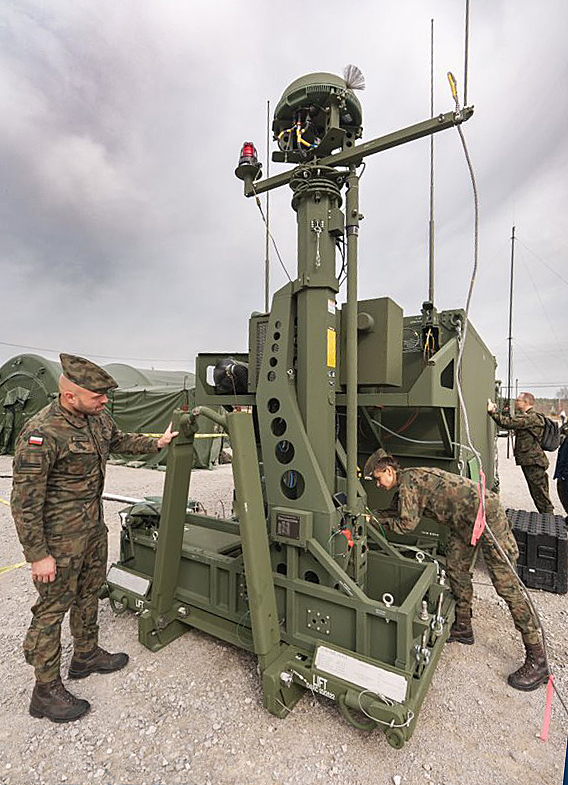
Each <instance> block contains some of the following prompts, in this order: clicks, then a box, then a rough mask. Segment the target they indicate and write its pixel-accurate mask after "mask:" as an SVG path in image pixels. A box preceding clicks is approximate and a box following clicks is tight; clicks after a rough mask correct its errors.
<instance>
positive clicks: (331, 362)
mask: <svg viewBox="0 0 568 785" xmlns="http://www.w3.org/2000/svg"><path fill="white" fill-rule="evenodd" d="M327 365H328V368H335V367H336V366H337V333H336V332H335V330H334V329H333V328H331V327H328V328H327Z"/></svg>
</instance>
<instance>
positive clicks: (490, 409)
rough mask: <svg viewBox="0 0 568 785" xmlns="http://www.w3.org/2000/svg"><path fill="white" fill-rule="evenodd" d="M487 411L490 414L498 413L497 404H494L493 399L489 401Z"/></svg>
mask: <svg viewBox="0 0 568 785" xmlns="http://www.w3.org/2000/svg"><path fill="white" fill-rule="evenodd" d="M487 411H488V412H496V411H497V404H496V403H493V401H492V400H491V398H488V399H487Z"/></svg>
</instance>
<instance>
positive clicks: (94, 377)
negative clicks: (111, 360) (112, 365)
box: [59, 354, 118, 394]
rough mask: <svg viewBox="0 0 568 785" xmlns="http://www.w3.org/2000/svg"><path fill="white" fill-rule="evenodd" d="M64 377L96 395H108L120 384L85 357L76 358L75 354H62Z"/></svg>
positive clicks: (60, 356)
mask: <svg viewBox="0 0 568 785" xmlns="http://www.w3.org/2000/svg"><path fill="white" fill-rule="evenodd" d="M59 359H60V360H61V368H62V369H63V375H64V376H65V377H66V378H67V379H69V381H71V382H74V383H75V384H77V385H78V386H79V387H83V389H85V390H90V391H91V392H94V393H99V394H100V393H106V392H108V390H113V389H114V388H115V387H118V383H117V382H116V381H115V380H114V379H113V378H112V376H111V375H110V373H107V372H106V371H105V370H104V368H100V367H99V366H98V365H95V363H92V362H91V361H90V360H86V359H85V358H84V357H75V355H74V354H60V355H59Z"/></svg>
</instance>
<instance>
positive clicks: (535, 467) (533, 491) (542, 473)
mask: <svg viewBox="0 0 568 785" xmlns="http://www.w3.org/2000/svg"><path fill="white" fill-rule="evenodd" d="M489 416H490V417H492V418H493V419H494V420H495V422H496V423H497V425H499V426H500V427H501V428H505V430H507V431H515V446H514V449H513V454H514V456H515V463H516V464H517V466H520V467H521V469H522V471H523V474H524V475H525V479H526V481H527V485H528V486H529V493H530V495H531V497H532V500H533V501H534V503H535V506H536V508H537V510H538V511H539V512H552V513H553V512H554V507H553V505H552V502H551V501H550V496H549V494H548V474H547V473H546V470H547V469H548V458H547V457H546V455H545V454H544V450H543V449H542V447H541V446H540V442H541V440H542V435H543V433H544V422H543V420H542V417H539V416H538V414H537V413H536V412H535V411H534V410H533V409H529V410H528V411H526V412H524V413H522V414H515V415H510V414H504V413H502V412H489Z"/></svg>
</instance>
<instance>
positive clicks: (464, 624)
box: [365, 450, 548, 691]
mask: <svg viewBox="0 0 568 785" xmlns="http://www.w3.org/2000/svg"><path fill="white" fill-rule="evenodd" d="M369 475H370V476H371V477H372V479H374V481H375V482H376V483H377V485H378V486H379V487H380V488H384V489H385V490H394V489H396V494H395V496H394V499H393V503H392V505H391V508H390V509H388V510H377V511H376V512H375V515H376V516H377V519H378V520H380V522H381V523H382V524H384V525H386V526H388V527H389V528H390V529H392V530H393V531H395V532H399V533H400V534H408V533H409V532H411V531H413V530H414V529H415V528H416V527H417V526H418V524H419V523H420V519H421V518H422V516H426V517H427V518H431V519H432V520H434V521H437V522H438V523H441V524H443V525H445V526H447V527H448V529H449V536H448V544H447V550H446V569H447V572H448V577H449V579H450V586H451V589H452V594H453V595H454V597H455V600H456V618H455V621H454V623H453V625H452V628H451V630H450V636H449V638H448V642H450V643H451V642H453V641H456V642H458V643H465V644H472V643H473V642H474V637H473V629H472V626H471V610H472V603H473V586H472V576H471V572H470V569H471V563H472V559H473V554H474V551H475V547H474V546H473V545H472V544H471V538H472V532H473V526H474V522H475V520H476V517H477V512H478V508H479V491H478V484H477V483H476V482H474V481H473V480H469V479H468V478H467V477H460V476H459V475H456V474H451V473H450V472H445V471H443V470H442V469H433V468H411V469H401V468H400V466H399V465H398V462H397V461H396V460H395V458H393V457H392V455H388V454H387V453H386V452H385V451H384V450H377V452H376V453H374V454H373V455H372V456H371V457H370V458H369V460H368V461H367V464H366V465H365V476H369ZM485 512H486V516H487V523H488V525H489V527H490V529H491V531H492V533H493V535H494V537H495V539H496V540H497V542H498V543H499V545H500V547H501V548H502V550H503V551H504V552H505V553H506V555H507V558H508V559H509V561H510V562H511V564H512V565H513V567H514V566H515V565H516V562H517V559H518V557H519V550H518V547H517V543H516V540H515V538H514V536H513V534H512V532H511V525H510V523H509V521H508V519H507V515H506V513H505V510H504V508H503V506H502V505H501V503H500V501H499V497H498V495H497V494H496V493H493V492H492V491H486V494H485ZM480 542H481V550H482V551H483V555H484V558H485V564H486V565H487V569H488V571H489V576H490V578H491V582H492V583H493V586H494V587H495V591H496V592H497V594H498V595H499V596H500V597H502V598H503V599H504V600H505V602H506V603H507V605H508V607H509V610H510V612H511V616H512V617H513V622H514V624H515V627H516V628H517V630H518V631H519V632H520V633H521V635H522V637H523V643H524V646H525V651H526V659H525V662H524V663H523V665H521V667H520V668H519V669H518V670H516V671H515V672H514V673H511V674H510V675H509V677H508V679H507V681H508V683H509V684H510V685H511V687H514V688H515V689H517V690H524V691H529V690H534V689H536V688H537V687H538V686H539V685H541V684H543V683H544V682H545V681H547V679H548V667H547V664H546V657H545V654H544V649H543V645H542V641H541V637H540V632H539V623H538V620H537V619H536V618H535V615H534V614H533V612H532V610H531V608H530V605H529V603H528V602H527V600H526V598H525V596H524V595H523V593H522V590H521V588H520V586H519V583H518V580H517V577H516V575H513V574H512V572H511V569H510V567H509V566H508V565H507V563H506V561H505V560H504V559H503V557H502V556H501V554H500V553H499V551H498V550H497V548H496V547H495V545H494V543H493V542H492V541H491V539H490V538H489V536H488V535H487V533H486V532H484V533H483V534H482V536H481V540H480Z"/></svg>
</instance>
